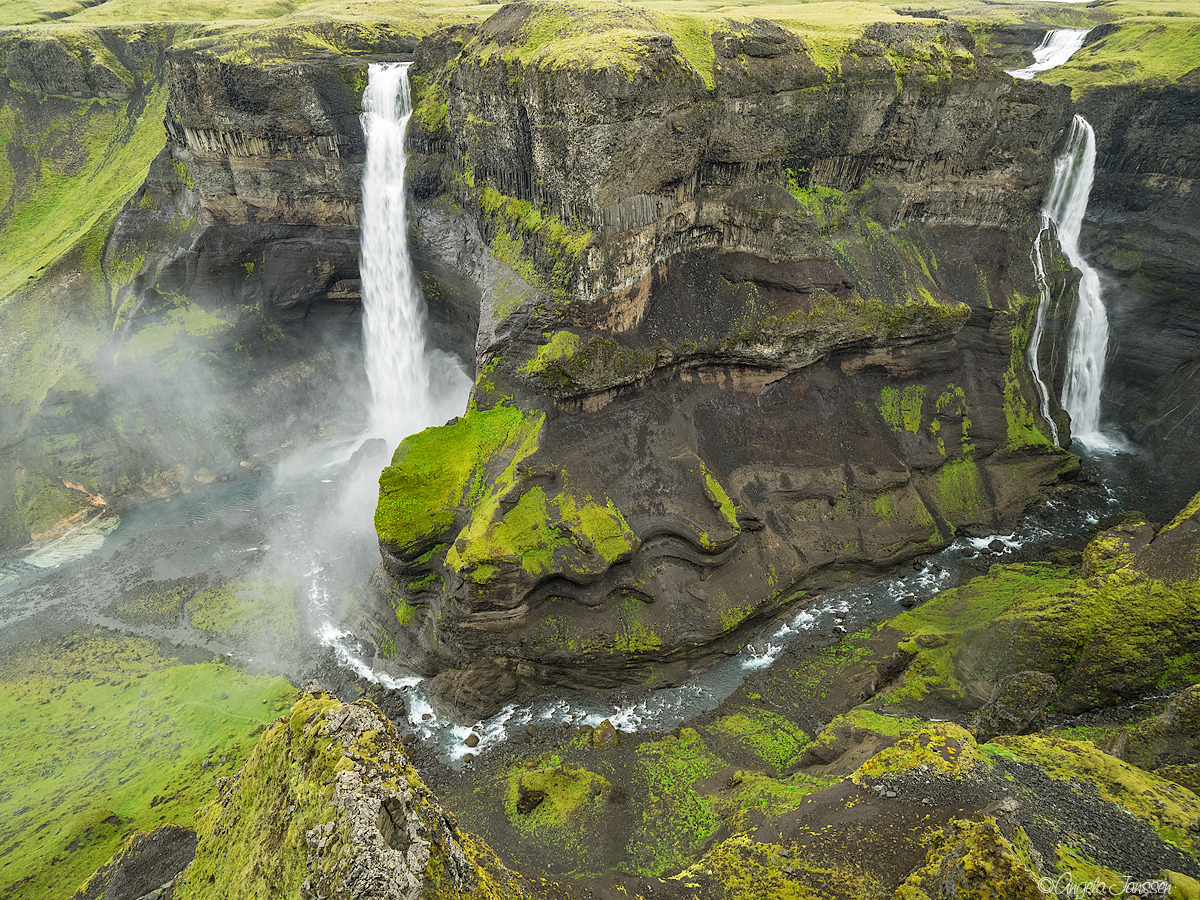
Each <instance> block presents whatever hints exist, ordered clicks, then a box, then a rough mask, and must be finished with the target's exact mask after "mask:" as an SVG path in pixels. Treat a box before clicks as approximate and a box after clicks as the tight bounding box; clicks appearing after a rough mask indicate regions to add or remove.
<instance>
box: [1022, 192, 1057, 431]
mask: <svg viewBox="0 0 1200 900" xmlns="http://www.w3.org/2000/svg"><path fill="white" fill-rule="evenodd" d="M1049 231H1050V217H1049V216H1048V215H1046V213H1045V212H1043V213H1042V230H1041V231H1040V232H1038V236H1037V239H1036V240H1035V241H1034V242H1033V250H1032V251H1030V254H1029V258H1030V259H1032V260H1033V270H1034V273H1035V274H1036V276H1037V284H1038V291H1039V294H1038V305H1037V316H1036V318H1035V319H1034V322H1033V333H1032V334H1031V335H1030V337H1029V349H1028V351H1027V352H1026V356H1027V357H1028V360H1029V373H1030V374H1031V375H1032V376H1033V383H1034V385H1035V386H1036V387H1037V395H1038V407H1039V409H1040V410H1041V413H1042V418H1043V419H1044V420H1045V421H1046V423H1047V424H1048V425H1049V426H1050V439H1051V440H1052V441H1053V442H1054V443H1055V444H1057V443H1058V426H1057V425H1056V424H1055V423H1054V417H1053V416H1052V415H1051V412H1050V388H1049V387H1048V386H1047V385H1046V379H1045V378H1043V377H1042V363H1041V360H1040V359H1039V358H1038V351H1039V349H1040V348H1041V346H1042V337H1043V335H1045V333H1046V316H1047V314H1048V313H1049V310H1050V282H1049V280H1048V279H1047V278H1046V263H1045V260H1044V259H1043V257H1042V239H1043V238H1044V237H1045V236H1046V235H1047V234H1048V233H1049Z"/></svg>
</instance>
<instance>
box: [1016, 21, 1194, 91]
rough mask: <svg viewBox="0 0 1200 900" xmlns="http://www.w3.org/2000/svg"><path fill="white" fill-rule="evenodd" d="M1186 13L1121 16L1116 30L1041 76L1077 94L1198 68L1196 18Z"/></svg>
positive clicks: (1163, 80)
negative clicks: (1059, 82)
mask: <svg viewBox="0 0 1200 900" xmlns="http://www.w3.org/2000/svg"><path fill="white" fill-rule="evenodd" d="M1197 12H1200V11H1197V10H1193V12H1192V13H1191V15H1190V16H1186V17H1183V16H1180V17H1166V16H1134V17H1129V18H1122V19H1120V20H1118V22H1117V23H1116V26H1117V30H1116V32H1114V33H1113V34H1109V35H1106V36H1104V37H1102V38H1100V39H1099V40H1098V41H1096V42H1094V43H1092V44H1089V45H1088V46H1086V47H1084V48H1083V49H1082V50H1080V51H1079V52H1078V53H1076V54H1075V55H1074V56H1073V57H1071V59H1070V60H1068V61H1067V63H1066V64H1065V65H1062V66H1060V67H1058V68H1056V69H1054V70H1052V71H1050V72H1047V73H1046V74H1045V75H1042V76H1040V77H1041V79H1042V80H1045V81H1061V82H1063V83H1064V84H1069V85H1070V86H1071V89H1072V93H1073V94H1074V95H1075V96H1076V97H1078V96H1079V94H1080V93H1082V92H1083V91H1086V90H1087V89H1088V88H1091V87H1097V86H1100V85H1108V84H1131V83H1145V84H1170V83H1174V82H1176V81H1178V80H1179V79H1180V77H1181V76H1183V75H1185V74H1187V73H1188V72H1190V71H1192V70H1193V69H1196V68H1198V67H1200V19H1198V18H1196V15H1197Z"/></svg>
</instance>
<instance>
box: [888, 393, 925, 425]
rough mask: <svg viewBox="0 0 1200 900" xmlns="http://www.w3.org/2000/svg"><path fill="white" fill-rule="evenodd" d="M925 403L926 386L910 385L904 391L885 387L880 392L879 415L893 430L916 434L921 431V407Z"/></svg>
mask: <svg viewBox="0 0 1200 900" xmlns="http://www.w3.org/2000/svg"><path fill="white" fill-rule="evenodd" d="M924 402H925V385H923V384H910V385H907V386H906V387H905V388H904V389H903V390H897V389H896V388H894V387H884V388H881V389H880V391H879V413H880V415H882V416H883V421H884V422H886V423H887V424H888V425H889V426H890V427H891V428H892V430H894V431H896V432H897V433H902V432H905V431H908V432H911V433H912V434H916V433H917V432H919V431H920V430H921V407H922V405H923V404H924Z"/></svg>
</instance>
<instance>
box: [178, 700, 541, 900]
mask: <svg viewBox="0 0 1200 900" xmlns="http://www.w3.org/2000/svg"><path fill="white" fill-rule="evenodd" d="M219 791H220V793H219V796H218V797H217V799H215V800H214V801H213V802H212V803H211V804H210V805H209V806H208V807H207V808H206V809H203V810H201V811H200V813H199V815H198V820H197V827H196V831H197V836H198V838H199V842H198V845H197V848H196V858H195V861H194V862H193V863H192V864H191V866H189V867H188V869H187V870H186V871H185V872H184V873H183V875H182V876H181V877H180V879H179V887H178V889H177V893H176V896H177V897H178V898H180V900H202V898H221V900H226V898H234V897H258V896H271V897H277V898H280V900H301V898H302V900H350V898H354V900H415V898H418V897H420V898H443V897H447V898H448V897H454V898H484V897H486V898H489V900H492V898H495V900H498V898H513V900H515V898H520V897H525V896H527V893H526V891H525V889H524V887H523V885H522V883H521V882H520V881H518V880H517V878H516V876H515V875H514V874H513V873H511V872H509V871H508V870H507V869H505V868H504V866H503V865H501V863H500V861H499V860H498V859H497V858H496V856H495V854H494V853H492V851H491V849H490V848H489V847H488V846H487V845H486V844H484V843H483V842H482V841H479V840H478V839H476V838H474V837H472V836H471V835H469V834H466V833H465V832H462V831H460V830H459V828H458V825H457V823H456V822H455V819H454V817H453V816H452V815H451V814H450V813H448V812H446V811H445V810H444V809H442V808H441V806H439V805H438V803H437V800H436V798H434V796H433V795H432V794H431V793H430V791H429V789H428V788H427V787H425V785H424V784H423V783H422V782H421V779H420V777H419V776H418V775H417V773H416V771H415V770H414V769H413V768H412V767H411V766H410V765H409V763H408V760H407V757H406V756H405V752H404V749H403V746H402V745H401V743H400V740H399V736H398V735H397V733H396V730H395V728H394V727H393V726H392V724H391V722H389V721H388V720H387V718H386V717H385V716H383V715H382V714H381V713H380V712H379V711H378V710H377V709H375V707H374V706H372V705H371V704H370V703H368V702H366V701H359V702H358V703H353V704H350V705H342V704H341V703H339V702H338V701H337V700H334V699H332V698H331V697H328V696H327V695H324V694H305V695H303V696H302V697H301V698H300V700H299V701H297V703H296V705H295V707H293V709H292V711H291V714H290V716H288V717H285V718H283V719H281V720H279V721H277V722H276V723H274V724H273V725H271V726H270V727H269V728H268V729H267V731H266V732H265V733H264V734H263V736H262V738H260V740H259V743H258V745H257V746H256V747H255V749H254V750H253V751H252V752H251V754H250V757H249V759H247V761H246V764H245V766H243V768H242V770H241V772H240V773H238V775H237V776H235V777H233V778H230V779H226V780H225V782H224V783H223V784H222V785H221V786H220V789H219Z"/></svg>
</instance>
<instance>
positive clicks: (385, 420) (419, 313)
mask: <svg viewBox="0 0 1200 900" xmlns="http://www.w3.org/2000/svg"><path fill="white" fill-rule="evenodd" d="M411 115H412V99H411V95H410V93H409V87H408V63H388V64H383V65H372V66H370V68H369V69H368V81H367V89H366V91H365V92H364V93H363V113H362V124H363V131H364V132H365V134H366V138H367V163H366V172H365V174H364V175H363V188H362V196H363V211H362V246H361V249H360V257H359V271H360V273H361V275H362V298H363V336H364V343H365V351H366V365H367V379H368V381H369V382H370V385H371V425H370V434H371V435H373V436H376V437H383V438H386V439H387V441H388V445H389V446H392V447H394V446H395V445H396V444H397V443H398V442H399V441H400V440H401V439H402V438H403V437H404V436H405V435H407V434H411V433H412V432H414V431H416V430H418V429H420V428H423V427H425V426H426V425H428V424H430V418H431V414H432V409H431V397H430V383H431V380H432V377H431V376H432V373H431V368H430V356H429V354H428V353H427V352H426V347H425V302H424V299H423V298H422V297H421V290H420V287H419V286H418V284H417V279H416V273H415V272H414V270H413V263H412V257H411V256H410V255H409V252H408V218H407V214H406V209H405V205H406V197H407V194H406V191H405V184H404V169H405V164H406V162H407V158H406V156H405V152H404V133H405V129H406V128H407V127H408V120H409V117H410V116H411Z"/></svg>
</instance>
